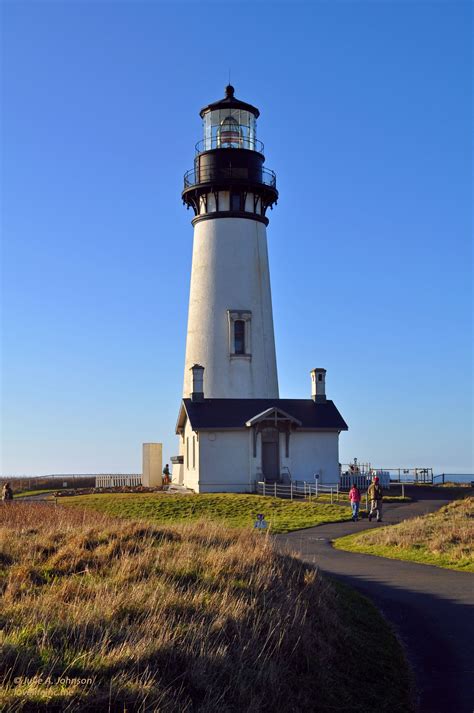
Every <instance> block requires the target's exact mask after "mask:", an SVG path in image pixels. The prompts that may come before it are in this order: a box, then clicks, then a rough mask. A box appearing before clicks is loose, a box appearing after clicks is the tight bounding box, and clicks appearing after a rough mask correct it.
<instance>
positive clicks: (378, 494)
mask: <svg viewBox="0 0 474 713" xmlns="http://www.w3.org/2000/svg"><path fill="white" fill-rule="evenodd" d="M367 495H368V496H369V500H370V512H369V522H370V521H371V520H372V516H373V515H374V513H375V514H376V515H377V522H382V499H383V490H382V486H381V485H380V483H379V477H378V475H376V476H374V477H373V478H372V483H371V484H370V485H369V489H368V491H367Z"/></svg>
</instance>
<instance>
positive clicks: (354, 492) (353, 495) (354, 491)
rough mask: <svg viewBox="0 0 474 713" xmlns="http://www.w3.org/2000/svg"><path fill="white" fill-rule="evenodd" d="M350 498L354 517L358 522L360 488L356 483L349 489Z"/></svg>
mask: <svg viewBox="0 0 474 713" xmlns="http://www.w3.org/2000/svg"><path fill="white" fill-rule="evenodd" d="M349 500H350V501H351V508H352V519H353V521H354V522H357V520H358V519H359V507H360V490H359V488H358V487H357V486H356V485H353V486H352V488H351V489H350V490H349Z"/></svg>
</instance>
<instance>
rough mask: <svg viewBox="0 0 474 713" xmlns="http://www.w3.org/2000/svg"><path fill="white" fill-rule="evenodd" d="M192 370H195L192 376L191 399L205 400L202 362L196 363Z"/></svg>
mask: <svg viewBox="0 0 474 713" xmlns="http://www.w3.org/2000/svg"><path fill="white" fill-rule="evenodd" d="M190 371H192V372H193V374H192V377H191V383H192V391H191V393H190V397H191V401H203V400H204V367H203V366H201V365H200V364H194V365H193V366H192V367H191V369H190Z"/></svg>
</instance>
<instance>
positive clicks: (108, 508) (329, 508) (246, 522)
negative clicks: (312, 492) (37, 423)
mask: <svg viewBox="0 0 474 713" xmlns="http://www.w3.org/2000/svg"><path fill="white" fill-rule="evenodd" d="M58 503H60V504H61V505H66V506H68V507H86V508H92V509H93V510H98V511H100V512H105V513H107V514H109V515H117V516H119V517H127V518H134V519H137V518H140V519H144V520H147V521H149V522H153V523H157V524H163V523H178V522H190V521H192V520H199V519H206V520H211V521H214V522H215V521H219V522H222V523H225V524H226V525H227V526H229V527H252V526H253V523H254V521H255V516H256V515H257V513H263V514H264V515H265V519H266V520H267V522H268V524H269V527H270V528H271V531H272V532H275V533H280V532H291V531H292V530H300V529H302V528H305V527H313V526H314V525H321V524H323V523H327V522H339V521H341V520H348V519H349V518H350V508H349V505H344V504H341V503H340V504H336V503H335V504H334V505H331V504H330V503H327V502H315V501H312V502H308V501H302V500H293V501H291V500H281V499H279V498H270V497H263V496H262V495H244V494H242V495H240V494H233V493H212V494H201V495H168V494H166V493H103V494H97V495H78V496H71V497H64V498H58Z"/></svg>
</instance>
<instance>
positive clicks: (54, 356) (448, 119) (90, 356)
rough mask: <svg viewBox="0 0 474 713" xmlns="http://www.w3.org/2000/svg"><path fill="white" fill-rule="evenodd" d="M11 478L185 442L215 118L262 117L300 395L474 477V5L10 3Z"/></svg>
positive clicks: (7, 448) (408, 454)
mask: <svg viewBox="0 0 474 713" xmlns="http://www.w3.org/2000/svg"><path fill="white" fill-rule="evenodd" d="M1 14H2V17H1V25H2V28H3V29H2V38H1V77H0V79H1V100H2V107H3V108H2V124H1V132H2V133H1V148H2V156H1V170H2V182H1V193H0V197H1V231H2V298H1V307H2V333H1V338H2V342H1V347H2V348H1V356H2V372H1V373H2V457H1V466H0V472H1V473H3V474H8V475H13V474H30V475H36V474H43V473H115V472H122V473H137V472H140V471H141V444H142V443H143V442H150V441H158V442H163V444H164V460H165V461H169V458H170V456H172V455H175V454H176V453H177V452H178V451H177V447H178V446H177V438H176V436H175V435H174V428H175V423H176V419H177V414H178V408H179V403H180V398H181V395H182V383H183V369H184V350H185V339H186V321H187V307H188V295H189V279H190V271H191V252H192V239H193V228H192V225H191V222H190V221H191V218H192V215H191V212H187V211H186V209H185V207H184V206H183V205H182V202H181V190H182V181H183V174H184V172H185V171H186V170H187V169H189V168H191V167H192V165H193V157H194V144H195V143H196V141H198V140H199V139H200V138H201V120H200V118H199V109H200V108H201V107H202V106H204V105H206V104H208V103H209V102H212V101H216V100H218V99H220V98H221V97H222V96H223V95H224V87H225V85H226V84H227V82H228V79H229V71H230V77H231V82H232V84H233V85H234V86H235V91H236V96H237V97H239V98H241V99H243V100H244V101H248V102H250V103H252V104H254V105H256V106H258V107H259V109H260V112H261V115H260V118H259V121H258V136H259V138H260V139H261V140H263V141H264V143H265V155H266V166H267V167H269V168H271V169H273V170H275V171H276V174H277V185H278V189H279V192H280V198H279V201H278V205H277V206H276V207H275V209H274V210H273V211H272V212H271V214H270V224H269V227H268V245H269V255H270V271H271V281H272V296H273V311H274V322H275V338H276V349H277V362H278V373H279V382H280V396H281V397H282V398H290V397H291V398H307V397H309V396H310V394H311V387H310V375H309V372H310V370H311V369H312V368H314V367H320V366H323V367H325V368H326V369H327V378H326V389H327V394H328V397H329V398H332V399H333V400H334V401H335V403H336V405H337V406H338V408H339V410H340V411H341V413H342V415H343V416H344V418H345V420H346V421H347V422H348V424H349V431H348V432H347V433H343V434H342V435H341V438H340V460H341V462H343V463H347V462H348V461H349V460H352V459H353V458H354V457H357V458H358V459H359V460H360V461H370V462H371V463H372V464H373V465H375V466H377V467H387V468H389V467H415V466H417V467H433V468H434V469H435V471H436V472H447V473H462V472H466V473H473V472H474V463H473V400H472V383H473V379H472V376H473V374H472V363H473V329H472V305H473V302H472V296H473V295H472V265H473V261H472V247H471V245H472V244H471V231H472V215H471V212H470V198H471V191H472V138H471V126H472V109H471V104H470V97H471V94H472V56H471V42H472V40H471V38H472V31H473V27H472V9H471V4H470V3H468V2H456V1H453V2H442V1H439V2H438V1H437V2H429V1H423V2H414V1H410V0H403V1H402V0H400V1H398V2H377V3H376V2H357V1H355V2H349V1H347V2H338V1H336V2H311V3H304V2H292V3H291V4H290V3H285V2H271V3H270V2H252V3H248V2H233V3H221V2H215V3H214V2H212V3H205V2H189V3H186V2H173V3H165V2H139V1H137V2H127V1H121V2H118V1H117V2H113V1H106V0H104V1H103V2H92V1H89V2H85V1H84V2H74V1H70V2H64V1H63V2H58V1H57V2H41V1H40V2H26V1H24V2H21V1H19V2H13V1H8V0H7V1H6V2H3V3H2V4H1Z"/></svg>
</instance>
